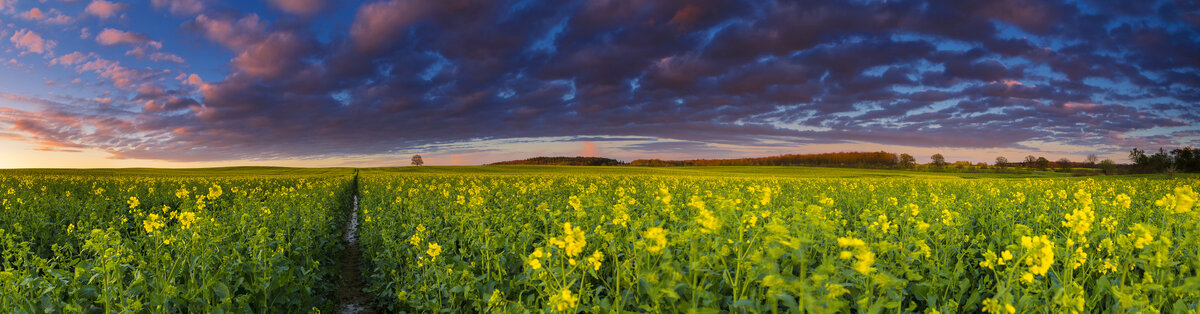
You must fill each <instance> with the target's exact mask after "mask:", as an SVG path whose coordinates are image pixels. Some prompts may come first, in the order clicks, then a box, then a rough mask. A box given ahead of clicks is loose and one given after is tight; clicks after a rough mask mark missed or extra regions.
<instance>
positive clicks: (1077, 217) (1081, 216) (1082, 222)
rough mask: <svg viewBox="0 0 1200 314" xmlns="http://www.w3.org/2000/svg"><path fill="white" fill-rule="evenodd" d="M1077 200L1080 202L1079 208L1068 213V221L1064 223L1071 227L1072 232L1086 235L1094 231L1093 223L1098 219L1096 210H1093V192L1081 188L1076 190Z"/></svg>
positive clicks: (1065, 225)
mask: <svg viewBox="0 0 1200 314" xmlns="http://www.w3.org/2000/svg"><path fill="white" fill-rule="evenodd" d="M1075 200H1076V201H1077V202H1079V205H1080V206H1079V208H1076V209H1075V210H1074V211H1072V212H1071V213H1070V214H1067V215H1066V219H1067V221H1064V222H1063V223H1062V225H1063V227H1067V228H1070V229H1071V232H1072V233H1075V234H1077V235H1084V234H1087V233H1088V232H1091V231H1092V223H1093V222H1095V221H1096V212H1095V211H1094V210H1092V194H1089V193H1087V192H1084V191H1083V190H1079V191H1077V192H1075Z"/></svg>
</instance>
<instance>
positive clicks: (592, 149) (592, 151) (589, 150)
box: [579, 142, 603, 157]
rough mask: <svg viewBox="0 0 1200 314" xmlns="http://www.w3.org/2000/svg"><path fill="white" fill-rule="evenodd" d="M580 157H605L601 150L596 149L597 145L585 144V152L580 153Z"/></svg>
mask: <svg viewBox="0 0 1200 314" xmlns="http://www.w3.org/2000/svg"><path fill="white" fill-rule="evenodd" d="M579 156H583V157H603V156H601V153H600V148H599V147H596V143H592V142H583V150H582V151H580V152H579Z"/></svg>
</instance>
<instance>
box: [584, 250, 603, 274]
mask: <svg viewBox="0 0 1200 314" xmlns="http://www.w3.org/2000/svg"><path fill="white" fill-rule="evenodd" d="M587 261H588V265H592V270H595V271H599V270H600V264H601V263H604V253H601V252H600V250H596V252H593V253H592V256H591V257H588V259H587Z"/></svg>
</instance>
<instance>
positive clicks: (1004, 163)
mask: <svg viewBox="0 0 1200 314" xmlns="http://www.w3.org/2000/svg"><path fill="white" fill-rule="evenodd" d="M996 167H1000V169H1004V167H1008V158H1004V156H1000V157H996Z"/></svg>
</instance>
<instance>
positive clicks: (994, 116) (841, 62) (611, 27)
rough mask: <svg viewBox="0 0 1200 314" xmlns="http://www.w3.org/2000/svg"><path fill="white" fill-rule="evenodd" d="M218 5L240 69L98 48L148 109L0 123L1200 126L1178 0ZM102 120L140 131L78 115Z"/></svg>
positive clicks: (863, 130) (1003, 134)
mask: <svg viewBox="0 0 1200 314" xmlns="http://www.w3.org/2000/svg"><path fill="white" fill-rule="evenodd" d="M172 8H173V7H172ZM202 9H203V8H198V9H197V10H195V11H194V12H191V11H189V13H192V14H195V16H194V17H193V18H191V20H190V21H189V22H188V23H186V24H185V25H184V29H186V30H188V31H189V32H190V33H192V34H194V36H196V37H197V38H203V39H204V40H207V41H210V42H212V43H213V44H216V45H219V46H220V47H223V48H224V49H226V50H228V51H230V52H231V53H232V56H233V57H232V58H231V59H230V60H228V63H227V66H228V75H227V76H226V77H224V78H221V79H217V80H213V81H210V82H206V83H203V84H199V85H198V86H193V87H190V88H187V89H182V88H181V89H170V88H163V87H157V86H154V85H151V84H147V83H144V82H143V81H144V80H139V79H137V78H140V77H141V76H138V75H135V74H137V73H125V72H130V71H133V70H131V69H127V68H123V67H120V66H118V65H111V64H93V66H91V67H88V68H87V70H90V71H96V72H98V73H109V76H110V78H111V79H113V80H118V81H120V80H122V79H124V81H121V82H126V83H125V84H126V85H134V84H142V85H140V86H138V87H136V95H135V96H133V97H131V98H130V99H128V100H127V101H128V102H129V103H132V104H134V105H135V106H136V107H138V108H141V110H140V111H138V112H137V113H128V114H124V115H115V114H113V115H108V116H105V115H104V114H102V113H97V114H96V115H94V116H81V117H80V118H79V119H75V120H71V119H70V118H65V117H59V116H57V114H55V115H54V118H45V119H42V120H38V119H34V118H33V117H25V116H24V115H21V116H10V117H5V118H4V119H2V120H3V121H0V122H3V123H7V124H10V125H13V126H14V127H12V129H13V131H16V132H21V133H22V134H27V135H28V136H29V137H30V138H32V139H36V140H39V141H43V142H45V145H46V146H48V147H59V148H63V149H75V148H79V147H96V148H100V149H104V150H107V151H110V152H113V153H115V154H116V155H117V156H118V157H119V158H153V159H166V160H219V159H241V158H284V157H313V156H327V155H335V154H375V153H390V152H398V151H403V150H405V149H408V148H413V147H422V146H424V147H430V145H438V144H444V143H455V142H461V141H465V140H486V139H510V138H531V137H572V138H576V139H579V138H584V139H588V140H602V139H601V138H613V137H617V138H637V139H645V138H662V139H669V140H668V141H663V142H654V143H645V144H635V145H629V146H625V149H628V150H634V151H681V152H682V151H696V150H711V149H712V148H711V146H709V144H730V145H751V146H753V145H761V146H770V145H776V144H777V143H780V142H783V143H789V144H806V143H844V142H852V141H857V142H871V143H880V144H894V145H908V146H923V147H970V148H989V147H1013V148H1024V146H1021V145H1022V144H1020V143H1022V142H1026V141H1040V142H1057V143H1065V144H1074V145H1133V144H1154V145H1180V144H1184V143H1182V141H1186V138H1187V137H1185V136H1168V135H1166V134H1165V133H1164V134H1161V136H1158V135H1151V136H1145V137H1141V138H1139V137H1136V136H1127V135H1126V134H1127V133H1129V132H1132V131H1139V130H1153V129H1155V128H1178V127H1184V128H1195V123H1198V121H1197V111H1196V109H1194V103H1195V102H1196V101H1200V75H1198V73H1200V71H1198V70H1200V33H1197V29H1198V27H1200V23H1198V21H1200V18H1197V16H1198V15H1197V13H1196V7H1195V5H1193V4H1190V3H1189V2H1183V1H1180V2H1172V1H1159V2H1154V3H1150V4H1145V5H1143V4H1141V3H1139V4H1138V5H1132V4H1129V3H1125V2H1121V3H1110V2H1108V1H1085V2H1078V1H1034V0H1001V1H951V0H945V1H887V2H880V1H733V0H728V1H719V0H706V1H648V0H593V1H544V2H538V1H471V0H453V1H415V0H387V1H375V2H367V3H363V4H361V5H359V6H358V7H357V9H356V11H355V12H356V13H355V16H354V20H353V24H351V25H348V26H343V27H342V28H339V29H334V30H332V33H333V34H334V35H332V36H331V37H329V38H325V37H319V36H317V35H315V33H316V32H314V31H312V30H311V29H310V26H309V25H307V24H303V23H299V22H292V23H289V24H287V25H283V24H273V23H272V21H268V20H265V19H262V18H260V17H259V16H258V15H256V14H251V13H236V12H229V11H221V12H214V11H205V10H202ZM172 12H174V9H172ZM177 14H178V13H177ZM297 23H299V24H297ZM102 60H103V59H99V60H93V62H97V61H102ZM79 67H80V70H79V71H85V70H84V68H83V65H79ZM122 71H125V72H122ZM148 73H153V72H148ZM143 75H148V74H143ZM129 77H132V78H133V79H130V78H129ZM1151 104H1152V105H1151ZM47 116H50V114H47ZM67 116H69V115H67ZM106 117H107V118H110V119H117V120H122V119H124V120H122V121H126V123H127V124H128V126H127V128H128V129H129V130H132V131H133V134H142V135H144V136H136V137H132V136H129V137H125V138H122V137H121V136H120V135H118V134H93V133H94V132H90V131H88V132H85V131H83V128H82V127H80V128H74V129H73V128H72V126H79V125H84V124H87V125H90V124H88V123H100V122H101V120H96V119H103V118H106ZM63 120H69V121H71V122H63ZM81 121H82V122H81ZM81 123H82V124H81ZM1164 132H1165V131H1164ZM1173 134H1185V135H1186V134H1194V132H1192V133H1187V132H1184V133H1178V132H1176V133H1173Z"/></svg>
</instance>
